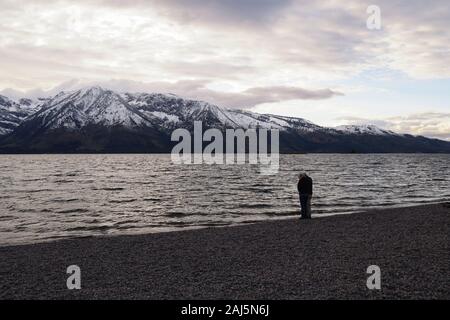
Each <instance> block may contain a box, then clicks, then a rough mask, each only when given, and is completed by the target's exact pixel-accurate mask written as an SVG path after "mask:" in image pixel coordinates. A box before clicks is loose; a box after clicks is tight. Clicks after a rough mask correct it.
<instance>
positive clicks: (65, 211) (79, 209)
mask: <svg viewBox="0 0 450 320" xmlns="http://www.w3.org/2000/svg"><path fill="white" fill-rule="evenodd" d="M56 212H57V213H83V212H89V210H88V209H81V208H77V209H68V210H61V211H56Z"/></svg>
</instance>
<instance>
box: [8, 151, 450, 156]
mask: <svg viewBox="0 0 450 320" xmlns="http://www.w3.org/2000/svg"><path fill="white" fill-rule="evenodd" d="M74 154H75V155H76V154H82V155H90V154H92V155H102V154H104V155H114V154H117V155H120V154H142V155H146V154H167V155H170V154H171V153H170V152H62V153H58V152H52V153H42V152H36V153H30V152H16V153H2V152H1V151H0V155H11V156H13V155H74ZM280 154H282V155H299V154H300V155H307V154H349V155H357V154H408V155H411V154H450V152H297V153H292V152H291V153H285V152H280Z"/></svg>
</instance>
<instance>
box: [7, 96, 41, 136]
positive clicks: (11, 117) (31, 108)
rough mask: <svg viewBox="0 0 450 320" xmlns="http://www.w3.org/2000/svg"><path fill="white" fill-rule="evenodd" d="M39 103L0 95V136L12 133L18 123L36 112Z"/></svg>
mask: <svg viewBox="0 0 450 320" xmlns="http://www.w3.org/2000/svg"><path fill="white" fill-rule="evenodd" d="M40 102H41V101H33V100H31V99H19V100H18V101H16V100H13V99H9V98H7V97H5V96H2V95H0V135H4V134H7V133H10V132H11V131H13V130H14V129H15V128H16V127H17V126H19V125H20V123H21V122H22V121H23V120H24V119H25V118H27V117H28V116H30V115H32V114H33V113H35V112H36V111H37V110H38V108H39V107H38V105H39V103H40Z"/></svg>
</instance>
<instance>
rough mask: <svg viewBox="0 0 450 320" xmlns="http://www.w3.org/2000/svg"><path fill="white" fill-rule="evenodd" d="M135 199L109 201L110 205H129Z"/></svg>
mask: <svg viewBox="0 0 450 320" xmlns="http://www.w3.org/2000/svg"><path fill="white" fill-rule="evenodd" d="M135 201H137V199H123V200H110V201H109V202H110V203H130V202H135Z"/></svg>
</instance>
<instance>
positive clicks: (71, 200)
mask: <svg viewBox="0 0 450 320" xmlns="http://www.w3.org/2000/svg"><path fill="white" fill-rule="evenodd" d="M78 200H80V199H77V198H73V199H53V200H51V201H52V202H73V201H78Z"/></svg>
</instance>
